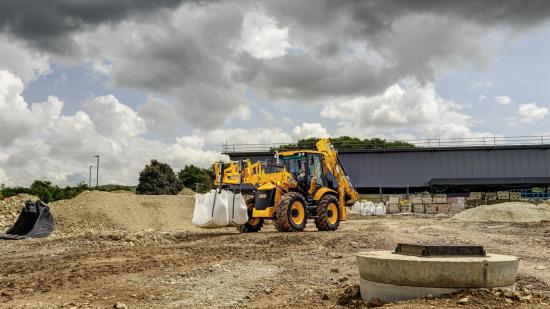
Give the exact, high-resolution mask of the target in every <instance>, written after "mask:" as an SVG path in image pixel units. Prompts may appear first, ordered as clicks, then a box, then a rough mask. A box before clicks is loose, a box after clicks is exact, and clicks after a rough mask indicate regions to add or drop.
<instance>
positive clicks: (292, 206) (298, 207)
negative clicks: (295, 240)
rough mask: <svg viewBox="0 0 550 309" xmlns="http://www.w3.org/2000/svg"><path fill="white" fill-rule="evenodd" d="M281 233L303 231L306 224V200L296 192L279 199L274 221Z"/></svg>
mask: <svg viewBox="0 0 550 309" xmlns="http://www.w3.org/2000/svg"><path fill="white" fill-rule="evenodd" d="M274 223H275V228H276V229H277V230H278V231H281V232H292V231H294V232H299V231H303V230H304V228H305V227H306V223H307V212H306V200H305V199H304V197H303V196H302V195H301V194H300V193H298V192H288V193H287V194H285V195H283V197H281V200H280V201H279V206H278V209H277V215H276V218H275V220H274Z"/></svg>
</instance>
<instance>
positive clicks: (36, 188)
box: [1, 180, 88, 203]
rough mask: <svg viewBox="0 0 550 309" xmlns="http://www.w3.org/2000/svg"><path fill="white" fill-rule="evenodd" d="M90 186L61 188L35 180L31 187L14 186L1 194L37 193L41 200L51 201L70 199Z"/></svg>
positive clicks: (3, 190)
mask: <svg viewBox="0 0 550 309" xmlns="http://www.w3.org/2000/svg"><path fill="white" fill-rule="evenodd" d="M87 189H88V186H87V185H85V184H83V183H80V184H78V186H76V187H68V186H67V187H65V188H60V187H58V186H56V185H52V183H51V182H49V181H45V180H35V181H33V183H32V184H31V187H30V188H23V187H14V188H9V187H7V188H4V189H2V192H1V195H3V196H4V197H9V196H14V195H17V194H20V193H25V194H30V195H36V196H38V198H40V200H41V201H43V202H45V203H50V202H54V201H58V200H64V199H70V198H73V197H75V196H77V195H78V194H80V193H81V192H82V191H84V190H87Z"/></svg>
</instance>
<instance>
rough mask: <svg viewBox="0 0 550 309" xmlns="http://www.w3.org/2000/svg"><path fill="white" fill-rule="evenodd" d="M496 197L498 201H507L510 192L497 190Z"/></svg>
mask: <svg viewBox="0 0 550 309" xmlns="http://www.w3.org/2000/svg"><path fill="white" fill-rule="evenodd" d="M497 199H498V200H499V201H509V200H510V192H508V191H498V192H497Z"/></svg>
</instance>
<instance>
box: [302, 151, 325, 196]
mask: <svg viewBox="0 0 550 309" xmlns="http://www.w3.org/2000/svg"><path fill="white" fill-rule="evenodd" d="M325 182H326V181H325V175H324V173H323V158H322V156H321V154H317V153H311V154H308V177H307V184H308V185H307V189H306V190H307V192H308V195H310V196H313V194H315V192H316V191H317V189H319V188H322V187H325V186H326V183H325Z"/></svg>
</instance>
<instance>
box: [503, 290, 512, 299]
mask: <svg viewBox="0 0 550 309" xmlns="http://www.w3.org/2000/svg"><path fill="white" fill-rule="evenodd" d="M503 295H504V297H506V298H513V297H514V292H512V290H510V289H505V290H504V293H503Z"/></svg>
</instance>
